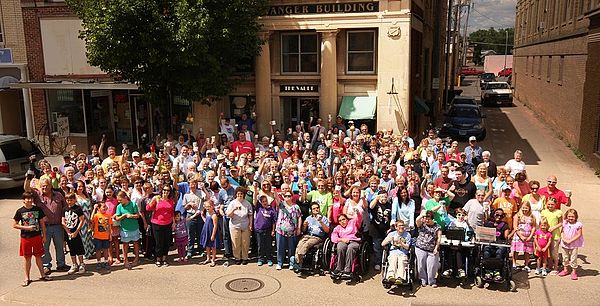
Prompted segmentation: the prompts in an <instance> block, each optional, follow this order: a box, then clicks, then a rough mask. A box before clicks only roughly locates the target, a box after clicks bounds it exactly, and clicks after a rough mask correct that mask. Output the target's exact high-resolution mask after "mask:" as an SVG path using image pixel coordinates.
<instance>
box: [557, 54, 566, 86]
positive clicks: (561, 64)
mask: <svg viewBox="0 0 600 306" xmlns="http://www.w3.org/2000/svg"><path fill="white" fill-rule="evenodd" d="M564 65H565V56H564V55H561V56H560V59H559V61H558V84H559V85H562V81H563V73H564V69H565V68H564Z"/></svg>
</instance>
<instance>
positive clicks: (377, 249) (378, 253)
mask: <svg viewBox="0 0 600 306" xmlns="http://www.w3.org/2000/svg"><path fill="white" fill-rule="evenodd" d="M372 239H373V252H374V253H375V254H374V255H373V257H374V261H375V265H376V266H379V265H381V260H382V257H383V251H382V250H381V242H382V241H383V239H382V238H379V237H373V238H372Z"/></svg>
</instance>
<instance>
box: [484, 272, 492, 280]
mask: <svg viewBox="0 0 600 306" xmlns="http://www.w3.org/2000/svg"><path fill="white" fill-rule="evenodd" d="M483 278H484V279H486V280H491V279H492V273H489V272H487V273H485V274H484V275H483Z"/></svg>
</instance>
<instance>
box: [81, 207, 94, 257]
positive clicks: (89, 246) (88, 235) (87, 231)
mask: <svg viewBox="0 0 600 306" xmlns="http://www.w3.org/2000/svg"><path fill="white" fill-rule="evenodd" d="M77 205H79V206H80V207H81V209H82V210H83V215H84V216H85V222H83V225H82V226H81V240H82V241H83V247H84V249H85V257H86V258H88V259H89V258H93V257H94V254H95V249H94V241H93V235H92V228H91V226H90V224H91V223H90V222H91V218H92V216H91V214H92V204H91V201H90V199H86V198H79V197H78V198H77Z"/></svg>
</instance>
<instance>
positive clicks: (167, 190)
mask: <svg viewBox="0 0 600 306" xmlns="http://www.w3.org/2000/svg"><path fill="white" fill-rule="evenodd" d="M162 191H163V192H165V191H166V192H171V189H163V190H162Z"/></svg>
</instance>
